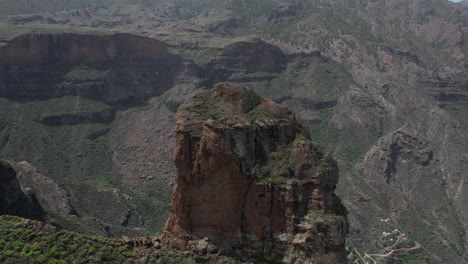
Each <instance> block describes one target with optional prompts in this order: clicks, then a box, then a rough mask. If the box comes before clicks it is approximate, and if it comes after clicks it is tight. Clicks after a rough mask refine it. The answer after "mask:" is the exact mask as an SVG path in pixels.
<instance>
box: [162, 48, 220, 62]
mask: <svg viewBox="0 0 468 264" xmlns="http://www.w3.org/2000/svg"><path fill="white" fill-rule="evenodd" d="M169 52H171V53H173V54H177V55H179V56H181V57H183V58H186V59H189V60H193V61H194V62H195V63H198V64H206V63H208V62H209V61H210V60H212V59H213V58H215V57H216V55H218V54H219V50H217V49H200V50H191V49H170V50H169Z"/></svg>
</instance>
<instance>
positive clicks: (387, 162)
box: [361, 129, 433, 183]
mask: <svg viewBox="0 0 468 264" xmlns="http://www.w3.org/2000/svg"><path fill="white" fill-rule="evenodd" d="M432 158H433V152H432V150H431V148H430V146H429V142H428V141H426V140H424V139H421V138H419V137H418V136H415V135H412V133H410V132H408V131H405V130H403V129H400V130H397V131H395V132H393V133H391V134H389V135H387V136H385V137H383V138H382V139H380V140H379V142H378V143H377V144H376V145H375V146H373V147H372V148H371V149H370V150H369V152H368V153H367V154H366V156H365V157H364V163H363V164H365V165H361V167H363V168H365V170H366V171H367V173H368V174H372V175H384V177H385V180H386V181H387V183H389V182H390V181H392V180H394V179H393V176H394V174H395V172H396V170H397V169H396V164H397V162H400V161H403V162H412V163H414V164H417V165H419V166H427V165H429V163H430V162H431V160H432Z"/></svg>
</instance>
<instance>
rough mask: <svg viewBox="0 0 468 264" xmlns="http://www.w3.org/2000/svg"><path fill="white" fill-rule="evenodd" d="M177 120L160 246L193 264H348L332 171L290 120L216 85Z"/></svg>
mask: <svg viewBox="0 0 468 264" xmlns="http://www.w3.org/2000/svg"><path fill="white" fill-rule="evenodd" d="M176 118H177V123H176V131H175V166H176V183H177V187H176V189H175V192H174V195H173V201H172V204H171V212H170V216H169V218H168V220H167V222H166V226H165V232H164V237H165V239H166V240H165V241H167V242H169V243H170V244H172V245H173V246H175V247H177V248H178V249H181V250H191V251H192V252H195V254H196V255H198V256H203V255H210V254H231V255H237V256H242V258H245V259H247V260H250V261H256V260H258V259H267V260H268V261H269V262H270V263H310V262H312V263H345V262H346V260H345V244H344V243H345V236H346V233H347V230H348V227H347V221H346V214H345V209H344V207H343V206H342V204H341V202H340V200H339V198H338V197H337V196H336V195H335V194H334V192H333V191H334V189H335V187H336V184H337V182H338V168H337V164H336V162H335V161H334V160H333V159H332V158H331V157H330V155H328V154H327V153H325V152H324V151H323V150H322V149H321V148H320V147H318V146H317V145H315V144H314V143H312V142H311V141H310V136H309V132H308V130H307V129H306V128H305V127H304V126H303V125H302V122H301V121H300V120H299V119H298V118H297V117H296V115H295V114H294V113H293V112H292V111H291V110H289V109H287V108H285V107H283V106H280V105H278V104H276V103H274V102H273V101H271V100H267V99H263V98H261V97H259V96H258V95H257V94H255V93H254V92H252V91H251V90H250V89H248V88H245V87H241V86H236V85H232V84H226V83H221V84H216V85H215V86H214V88H213V90H211V91H205V92H200V93H197V94H195V95H194V96H192V97H191V98H190V99H189V100H188V101H186V102H185V103H184V104H183V105H182V106H181V107H179V110H178V112H177V115H176Z"/></svg>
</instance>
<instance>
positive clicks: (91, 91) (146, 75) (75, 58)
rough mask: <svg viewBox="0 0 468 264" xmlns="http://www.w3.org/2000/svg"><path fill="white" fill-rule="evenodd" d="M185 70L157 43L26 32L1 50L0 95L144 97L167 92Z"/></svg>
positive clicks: (120, 37)
mask: <svg viewBox="0 0 468 264" xmlns="http://www.w3.org/2000/svg"><path fill="white" fill-rule="evenodd" d="M187 67H188V66H186V65H184V64H183V62H182V60H181V59H180V58H179V57H177V56H174V55H171V54H169V53H168V52H167V50H166V46H165V44H164V43H163V42H161V41H159V40H156V39H151V38H146V37H141V36H136V35H131V34H113V35H91V34H77V33H60V34H46V33H35V34H25V35H19V36H17V37H14V38H13V39H11V40H10V41H9V42H8V43H7V44H6V45H5V46H3V47H0V97H9V98H25V99H46V98H53V97H62V96H67V95H77V96H84V97H89V98H93V99H98V100H102V101H106V102H117V101H121V100H126V99H129V98H143V99H146V98H149V97H152V96H157V95H160V94H162V93H164V92H165V91H166V90H168V89H169V88H171V87H172V86H173V85H174V84H175V79H176V76H177V75H178V74H179V72H180V71H181V70H186V68H187Z"/></svg>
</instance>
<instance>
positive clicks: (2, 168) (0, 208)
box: [0, 160, 22, 215]
mask: <svg viewBox="0 0 468 264" xmlns="http://www.w3.org/2000/svg"><path fill="white" fill-rule="evenodd" d="M21 194H22V193H21V189H20V186H19V184H18V180H17V179H16V172H15V171H14V170H13V168H12V167H11V166H10V164H8V163H7V162H5V161H2V160H0V215H1V214H4V213H6V210H7V209H8V208H9V207H10V205H11V204H12V203H14V202H15V201H16V200H17V199H18V198H19V197H20V196H21Z"/></svg>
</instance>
